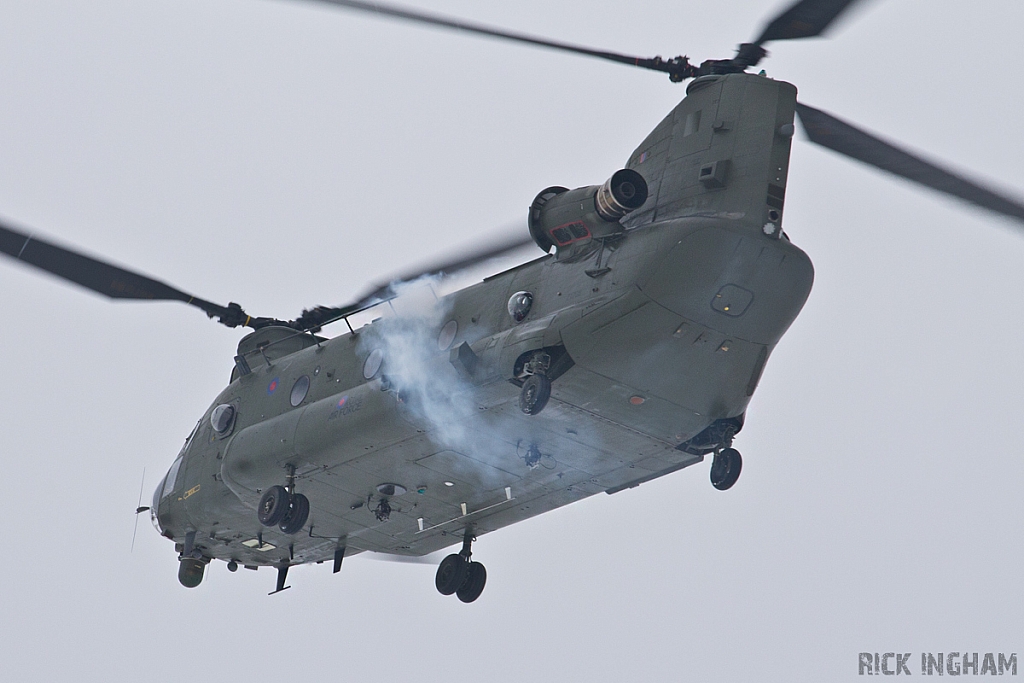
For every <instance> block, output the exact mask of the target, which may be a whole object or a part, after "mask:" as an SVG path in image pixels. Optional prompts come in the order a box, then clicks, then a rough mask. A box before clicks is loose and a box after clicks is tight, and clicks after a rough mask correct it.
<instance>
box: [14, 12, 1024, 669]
mask: <svg viewBox="0 0 1024 683" xmlns="http://www.w3.org/2000/svg"><path fill="white" fill-rule="evenodd" d="M415 4H416V5H417V6H420V7H424V8H429V9H432V10H436V11H441V12H446V13H450V14H455V15H461V16H465V17H467V18H471V19H475V20H478V21H481V22H487V23H492V24H496V25H501V26H507V27H509V28H512V29H518V30H522V31H529V32H534V33H537V34H541V35H545V36H550V37H554V38H560V39H563V40H567V41H573V42H579V43H582V44H587V45H593V46H595V47H601V48H605V49H612V50H619V51H622V52H628V53H635V54H640V55H654V54H659V53H660V54H662V55H663V56H665V57H670V56H674V55H676V54H678V53H686V54H688V55H689V56H690V57H691V58H693V59H694V60H695V61H698V62H699V61H701V60H702V59H705V58H710V57H727V56H731V54H732V50H733V48H734V46H735V44H736V43H738V42H741V41H743V40H749V39H751V38H753V37H754V36H755V34H756V33H757V31H758V30H759V29H760V28H761V25H762V22H763V21H764V20H765V19H766V18H768V17H769V16H770V15H771V14H772V13H773V12H774V11H776V10H778V9H779V8H780V7H781V6H783V5H784V4H785V3H784V2H774V1H771V0H719V1H718V2H697V1H696V0H692V1H691V0H672V1H669V0H637V1H636V2H630V3H610V2H604V1H601V2H595V1H593V0H592V1H590V2H588V1H586V0H553V1H551V0H549V1H547V2H544V1H542V0H508V1H506V2H502V3H479V2H472V1H471V0H429V2H428V0H417V2H416V3H415ZM1022 25H1024V5H1022V4H1021V3H1020V2H1015V1H1012V0H977V1H976V2H973V3H969V4H968V3H963V2H958V1H956V2H955V1H953V0H927V1H924V0H917V1H914V0H879V1H877V2H871V3H868V6H867V7H865V8H864V11H861V12H858V13H856V14H855V15H854V16H852V17H850V20H849V21H847V22H844V23H843V24H842V25H840V26H839V27H838V30H836V31H835V32H834V34H833V36H832V38H831V39H825V40H809V41H802V42H799V43H797V42H794V43H790V44H785V43H780V44H776V45H773V46H772V51H773V55H772V57H771V59H770V60H768V61H767V62H765V64H764V66H765V68H766V69H767V70H768V73H769V75H770V76H772V77H775V78H780V79H785V80H788V81H791V82H793V83H795V84H796V85H797V86H798V87H799V88H800V92H801V95H800V96H801V99H802V100H803V101H804V102H806V103H808V104H812V105H814V106H817V107H820V108H823V109H826V110H828V111H831V112H834V113H836V114H839V115H841V116H843V117H845V118H848V119H850V120H852V121H854V122H857V123H859V124H860V125H862V126H865V127H867V128H869V129H872V130H875V131H878V132H881V133H883V134H884V135H886V136H887V137H890V138H893V139H897V140H901V141H903V142H904V143H905V144H906V145H908V146H910V147H912V148H915V149H919V150H926V151H927V153H928V154H929V155H930V156H932V157H934V158H937V159H941V160H944V161H945V162H947V163H950V164H953V165H956V166H959V167H962V168H964V169H965V170H968V171H970V172H971V173H972V174H974V175H976V176H977V177H980V178H987V179H991V180H993V181H994V182H996V183H998V184H1000V185H1002V186H1003V187H1006V188H1009V190H1010V191H1011V192H1016V193H1018V194H1024V163H1022V159H1024V134H1022V131H1021V125H1020V120H1021V118H1020V117H1021V114H1020V112H1021V110H1022V104H1024V97H1022V92H1024V83H1022V79H1021V76H1020V74H1019V67H1018V63H1019V56H1020V45H1019V41H1020V32H1021V26H1022ZM683 94H684V88H683V87H682V86H678V85H673V84H671V83H669V82H668V79H667V78H666V77H665V76H664V75H661V74H655V73H647V72H641V71H637V70H631V69H629V68H626V67H622V66H618V65H613V64H605V63H601V62H597V61H594V60H587V59H584V58H577V57H573V56H568V55H561V54H558V53H552V52H548V51H544V50H538V49H531V48H526V47H519V46H515V45H506V44H502V43H497V42H494V41H486V40H482V39H478V38H472V37H466V36H460V35H458V34H454V33H449V32H444V31H436V30H424V29H420V28H416V27H410V26H407V25H404V24H400V23H387V22H384V21H381V20H378V19H375V18H368V17H365V16H362V15H358V14H353V13H350V12H344V11H340V10H337V9H333V8H329V7H322V6H317V5H311V4H304V3H301V2H297V1H291V0H90V2H88V3H83V2H68V1H66V0H65V1H60V0H3V1H2V2H0V215H2V216H3V217H4V218H5V219H7V220H9V221H11V222H14V223H17V224H20V225H23V226H26V227H30V228H31V229H33V230H35V231H38V232H39V233H40V234H43V235H46V236H49V237H51V238H53V239H56V240H59V241H62V242H64V243H67V244H71V245H75V246H77V247H80V248H82V249H84V250H87V251H89V252H91V253H95V254H101V255H104V256H105V257H107V258H109V259H112V260H114V261H116V262H120V263H124V264H129V265H131V266H132V267H134V268H137V269H139V270H141V271H143V272H146V273H149V274H152V275H155V276H158V277H160V278H163V279H165V280H167V281H168V282H171V283H173V284H175V285H177V286H179V287H182V288H184V289H187V290H188V291H190V292H194V293H196V294H198V295H200V296H203V297H204V298H208V299H211V300H213V301H218V302H222V303H226V302H227V301H229V300H231V301H239V302H240V303H242V304H243V305H244V306H245V307H246V308H247V310H249V311H250V312H251V313H254V314H259V315H267V316H277V317H281V318H289V317H293V316H294V315H296V314H297V313H299V312H300V311H301V309H302V308H303V307H306V306H310V305H313V304H317V303H323V304H337V303H342V302H345V301H347V300H348V299H349V298H351V297H352V296H354V295H355V294H357V293H358V292H359V291H361V290H362V289H363V287H364V286H365V285H366V283H368V282H373V281H376V280H377V279H379V278H380V277H381V276H385V275H387V274H389V273H393V272H396V271H402V270H405V269H408V268H410V267H414V266H415V265H417V264H418V263H422V262H423V261H424V260H433V258H432V257H440V256H443V255H444V254H446V253H449V252H450V251H457V250H459V249H460V248H466V247H470V246H472V245H473V244H474V243H475V241H476V240H478V239H484V237H485V236H486V235H494V234H500V233H501V230H502V228H503V227H505V226H509V225H514V224H517V223H518V224H519V225H522V223H523V221H524V219H525V213H526V208H527V206H528V205H529V203H530V201H532V199H533V197H534V195H535V194H536V193H537V192H538V191H539V190H540V189H542V188H544V187H547V186H549V185H566V186H570V187H575V186H580V185H587V184H594V183H599V182H602V181H604V180H605V179H606V178H607V177H608V176H609V175H610V174H611V173H612V172H613V171H614V170H616V169H617V168H619V167H621V166H622V164H623V163H624V162H625V160H626V159H627V157H628V156H629V154H630V152H631V151H632V150H633V149H634V148H635V147H636V146H637V145H638V144H639V143H640V141H641V140H643V138H644V137H645V135H646V134H647V133H648V131H649V130H650V129H652V128H653V127H654V126H655V125H656V124H657V123H658V121H659V120H660V119H661V118H662V117H663V116H665V115H666V114H667V113H668V112H669V111H670V110H671V108H672V107H673V106H674V105H675V103H676V102H677V101H678V100H679V99H681V98H682V97H683ZM798 138H799V140H798V142H797V143H796V144H794V148H793V160H792V165H791V172H790V179H789V190H788V193H787V217H786V230H787V232H788V234H789V235H790V236H791V237H792V239H793V241H794V242H795V243H796V244H798V245H800V246H801V247H802V248H803V249H805V250H806V251H807V252H808V254H809V255H810V256H811V258H812V259H813V261H814V263H815V268H816V282H815V287H814V291H813V292H812V294H811V297H810V300H809V302H808V304H807V306H806V308H805V309H804V312H803V314H802V315H801V317H800V318H799V319H798V320H797V322H796V323H795V325H794V326H793V327H792V328H791V330H790V331H789V333H788V335H787V336H786V337H785V338H784V339H783V340H782V342H781V344H780V345H779V347H778V350H777V351H776V353H775V354H774V356H773V357H772V359H771V361H770V362H769V364H768V367H767V370H766V372H765V374H764V378H763V380H762V382H761V386H760V389H759V390H758V393H757V394H756V395H755V397H754V399H753V401H752V403H751V405H750V409H749V411H748V416H747V426H746V428H745V429H744V431H743V433H742V434H741V435H740V436H739V438H738V439H737V442H736V446H737V447H738V448H739V449H740V450H741V451H742V452H743V454H744V470H743V476H742V477H741V478H740V480H739V483H738V484H737V485H736V486H735V487H734V488H733V489H732V490H730V491H728V492H725V493H722V492H719V491H716V490H714V489H713V488H712V487H711V485H710V484H709V482H708V472H707V470H708V463H704V464H703V465H701V466H697V467H693V468H691V469H687V470H684V471H682V472H679V473H676V474H673V475H670V476H668V477H666V478H663V479H661V480H658V481H655V482H651V483H648V484H645V485H643V486H641V487H640V488H638V489H633V490H630V491H626V492H622V493H619V494H616V495H614V496H606V495H603V494H601V495H598V496H594V497H592V498H590V499H587V500H585V501H583V502H580V503H577V504H574V505H572V506H569V507H566V508H562V509H560V510H557V511H555V512H552V513H549V514H546V515H544V516H541V517H539V518H536V519H533V520H530V521H527V522H524V523H522V524H519V525H516V526H514V527H509V528H507V529H504V530H501V531H499V532H496V533H493V534H490V535H487V536H485V537H483V538H481V539H480V540H479V542H478V543H477V544H476V546H475V548H474V551H475V554H474V557H475V558H476V559H479V560H481V561H483V562H484V563H485V564H486V565H487V568H488V585H487V589H486V591H485V592H484V594H483V596H482V597H481V599H480V600H479V601H477V602H476V603H474V604H472V605H464V604H462V603H460V602H458V601H456V600H453V599H451V598H444V597H442V596H440V595H438V594H437V592H436V591H435V590H434V587H433V573H434V568H433V567H431V566H417V565H405V564H391V563H384V562H376V561H371V560H367V559H362V558H354V559H352V561H350V562H347V563H346V566H345V567H344V569H343V571H342V573H341V575H339V576H332V575H331V573H330V567H329V566H327V565H324V566H313V567H301V568H297V569H294V570H293V571H292V573H291V577H290V579H291V581H290V583H291V584H292V586H293V588H292V590H290V591H288V592H287V593H284V594H281V595H277V596H274V597H267V595H266V593H267V592H268V591H269V590H271V589H272V587H273V582H274V574H273V573H272V572H271V571H268V570H263V571H259V572H245V571H240V572H238V573H236V574H229V573H228V572H227V570H226V569H225V567H224V564H223V563H221V562H218V563H214V564H213V565H212V566H211V569H210V571H209V573H208V575H207V579H206V581H205V582H204V583H203V585H202V586H201V587H199V588H198V589H196V590H192V591H189V590H186V589H184V588H182V587H181V586H179V585H178V582H177V580H176V571H177V562H176V555H175V553H174V549H173V545H172V544H171V543H170V542H168V541H167V540H166V539H163V538H160V537H159V536H158V535H157V534H156V532H154V531H153V529H152V528H151V526H150V525H149V521H148V518H147V517H145V516H144V517H143V518H141V519H140V520H139V521H140V524H139V534H138V539H137V541H136V544H135V549H134V552H133V553H130V552H129V550H130V545H131V539H132V524H133V522H134V519H133V515H132V512H133V509H134V507H135V505H136V500H137V496H138V490H139V484H140V479H141V477H142V473H143V469H144V468H145V471H146V484H145V492H144V498H145V499H147V500H148V498H149V497H150V496H151V494H152V489H153V487H154V486H155V485H156V483H157V482H158V481H159V479H160V477H161V476H162V475H163V473H164V472H165V471H166V469H167V468H168V466H169V465H170V464H171V461H172V460H173V458H174V456H175V454H176V453H177V451H178V449H179V448H180V446H181V443H182V441H183V439H184V438H185V436H186V435H187V434H188V432H189V431H190V429H191V428H192V426H193V424H194V423H195V420H196V419H197V418H198V417H199V416H200V415H201V414H202V413H203V411H204V410H205V409H206V407H207V405H208V404H209V402H210V401H211V400H212V399H213V398H214V396H215V395H216V394H217V392H219V391H220V389H221V388H222V387H223V386H224V384H225V383H226V381H227V379H228V373H229V371H230V369H231V357H232V355H233V354H234V348H235V345H236V344H237V341H238V339H239V338H240V333H239V332H238V331H237V330H235V331H233V330H228V329H226V328H223V327H220V326H218V325H216V324H213V323H211V322H209V321H207V320H206V319H205V317H204V316H203V315H202V314H201V313H199V312H198V311H196V310H193V309H190V308H188V307H185V306H182V305H178V304H169V303H168V304H124V303H122V304H112V303H110V302H108V301H106V300H104V299H102V298H100V297H98V296H94V295H92V294H89V293H85V292H81V291H78V290H76V289H74V288H72V287H71V286H69V285H65V284H62V283H59V282H57V281H55V280H53V279H50V278H46V277H44V276H41V275H38V274H37V273H36V272H33V271H30V270H29V269H27V268H24V267H22V266H19V265H15V264H13V263H10V262H8V261H0V312H2V319H3V321H4V322H3V332H2V335H0V367H2V375H0V376H2V386H3V390H2V391H0V415H2V417H0V425H2V426H3V439H2V440H0V466H2V468H3V472H4V476H3V478H2V480H3V482H4V489H3V493H2V496H0V500H3V508H4V512H3V515H2V516H3V520H4V523H3V525H2V526H3V532H2V534H0V538H2V543H3V548H4V551H5V556H6V557H5V560H4V561H3V562H2V563H0V595H2V598H0V605H2V607H0V615H2V616H0V678H2V679H4V680H12V681H13V680H18V681H54V680H104V681H138V680H149V681H157V682H158V681H178V680H182V678H183V677H193V676H200V677H202V678H205V679H209V680H218V679H219V680H226V679H228V678H232V679H236V680H239V679H243V678H244V679H250V680H254V679H255V678H256V677H257V676H258V677H260V679H261V680H278V679H280V680H284V679H289V678H291V677H300V676H301V677H302V678H304V679H308V680H314V679H326V678H327V677H331V678H336V679H339V680H370V679H372V680H381V679H397V680H403V679H404V680H417V681H448V680H452V678H453V677H455V676H465V675H470V676H473V677H474V678H475V679H476V680H486V681H499V682H504V681H555V680H588V681H623V680H656V681H661V680H702V681H751V680H777V681H821V680H833V681H842V680H853V679H855V678H857V655H858V653H859V652H862V651H879V652H888V651H898V652H913V653H920V652H922V651H931V652H949V651H951V650H959V651H977V652H982V653H984V652H1000V651H1002V652H1007V653H1009V652H1022V654H1024V640H1022V637H1021V634H1022V633H1024V628H1022V627H1024V612H1022V607H1021V606H1022V605H1024V584H1022V582H1021V580H1020V576H1021V560H1022V557H1024V553H1022V551H1021V543H1022V540H1021V538H1022V528H1021V519H1022V516H1024V515H1022V513H1024V500H1022V498H1021V495H1020V492H1021V485H1022V482H1024V460H1022V458H1021V454H1022V450H1024V449H1022V441H1024V437H1022V436H1021V433H1020V431H1019V430H1018V429H1017V425H1018V424H1019V422H1020V418H1019V416H1020V413H1021V408H1022V404H1024V397H1022V392H1021V384H1022V379H1024V322H1022V316H1021V314H1022V310H1024V268H1022V265H1024V233H1022V231H1021V230H1020V228H1019V227H1018V226H1015V225H1013V224H1011V223H1010V222H1008V221H1006V220H1003V219H999V218H996V217H993V216H991V215H989V214H987V213H984V212H982V211H979V210H974V209H971V208H968V207H963V206H961V205H959V204H957V203H955V202H954V201H952V200H947V199H945V198H942V197H938V196H936V195H934V194H932V193H930V192H927V191H924V190H918V189H916V188H915V187H912V186H910V185H909V184H907V183H905V182H903V181H899V180H894V179H892V178H890V177H887V176H885V175H882V174H880V173H876V172H873V171H871V170H869V169H867V168H864V167H861V166H860V165H858V164H856V163H855V162H851V161H847V160H844V159H842V158H839V157H837V156H835V155H833V154H831V153H829V152H827V151H824V150H819V149H817V148H814V147H812V146H811V145H810V144H809V143H807V142H806V141H805V140H804V139H803V138H802V136H801V135H800V134H798ZM538 253H539V252H538ZM532 255H533V254H532V253H530V252H527V253H526V255H524V256H523V259H525V258H527V257H530V256H532ZM340 332H341V330H335V333H336V334H338V333H340ZM915 656H919V655H917V654H915ZM912 670H913V671H914V674H915V675H919V670H918V669H917V668H916V665H914V666H912Z"/></svg>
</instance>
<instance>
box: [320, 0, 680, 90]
mask: <svg viewBox="0 0 1024 683" xmlns="http://www.w3.org/2000/svg"><path fill="white" fill-rule="evenodd" d="M313 1H314V2H321V3H324V4H327V5H337V6H338V7H346V8H348V9H354V10H359V11H362V12H372V13H373V14H380V15H382V16H386V17H394V18H397V19H405V20H407V21H412V22H416V23H420V24H429V25H431V26H442V27H444V28H451V29H456V30H459V31H466V32H468V33H476V34H478V35H483V36H489V37H491V38H501V39H503V40H511V41H515V42H519V43H526V44H528V45H536V46H539V47H547V48H551V49H554V50H562V51H564V52H573V53H575V54H580V55H587V56H588V57H597V58H599V59H606V60H609V61H612V62H618V63H620V64H628V65H629V66H638V67H640V68H643V69H651V70H653V71H663V72H665V73H667V74H669V76H670V77H671V78H672V80H673V81H675V82H678V81H680V80H683V79H684V78H692V77H693V76H694V75H695V74H696V70H695V69H694V68H693V67H692V66H690V63H689V61H688V60H687V59H686V58H685V57H676V58H674V59H669V60H664V59H662V58H661V57H634V56H631V55H623V54H619V53H617V52H608V51H606V50H595V49H592V48H588V47H583V46H581V45H573V44H571V43H563V42H561V41H557V40H548V39H547V38H538V37H536V36H531V35H527V34H525V33H517V32H515V31H506V30H503V29H498V28H492V27H490V26H484V25H483V24H476V23H473V22H469V21H463V20H462V19H454V18H451V17H445V16H442V15H440V14H432V13H428V12H421V11H419V10H413V9H408V8H405V7H399V6H397V5H389V4H385V3H382V2H361V1H360V0H313ZM691 71H692V73H691Z"/></svg>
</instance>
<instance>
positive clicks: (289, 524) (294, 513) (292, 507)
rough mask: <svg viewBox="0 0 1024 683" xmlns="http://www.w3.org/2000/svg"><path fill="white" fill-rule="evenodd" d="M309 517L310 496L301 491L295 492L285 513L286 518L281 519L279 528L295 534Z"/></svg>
mask: <svg viewBox="0 0 1024 683" xmlns="http://www.w3.org/2000/svg"><path fill="white" fill-rule="evenodd" d="M307 519H309V498H306V497H305V496H304V495H302V494H301V493H295V494H293V495H292V497H291V499H290V500H289V501H288V509H287V510H286V511H285V513H284V518H282V519H281V526H280V527H279V528H280V529H281V531H283V532H284V533H286V534H295V533H298V532H299V531H300V530H301V529H302V527H303V526H305V525H306V520H307Z"/></svg>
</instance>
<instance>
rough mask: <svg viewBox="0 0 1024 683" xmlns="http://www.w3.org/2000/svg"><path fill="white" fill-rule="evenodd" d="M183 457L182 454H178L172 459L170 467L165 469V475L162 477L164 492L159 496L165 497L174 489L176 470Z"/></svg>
mask: <svg viewBox="0 0 1024 683" xmlns="http://www.w3.org/2000/svg"><path fill="white" fill-rule="evenodd" d="M183 459H184V456H183V455H179V456H178V458H177V459H176V460H175V461H174V464H173V465H171V469H169V470H168V471H167V476H166V477H164V492H163V494H162V495H161V496H160V497H161V498H166V497H167V496H169V495H170V494H171V491H173V490H174V483H175V481H176V480H177V479H178V470H180V469H181V461H182V460H183Z"/></svg>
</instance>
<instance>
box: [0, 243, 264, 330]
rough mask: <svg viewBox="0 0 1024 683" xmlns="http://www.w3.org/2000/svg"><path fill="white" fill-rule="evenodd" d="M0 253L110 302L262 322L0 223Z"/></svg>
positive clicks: (247, 322)
mask: <svg viewBox="0 0 1024 683" xmlns="http://www.w3.org/2000/svg"><path fill="white" fill-rule="evenodd" d="M0 253H4V254H6V255H8V256H10V257H11V258H14V259H15V260H18V261H22V262H23V263H27V264H29V265H31V266H35V267H36V268H39V269H40V270H45V271H46V272H48V273H50V274H51V275H56V276H57V277H60V278H63V279H64V280H67V281H69V282H73V283H75V284H76V285H79V286H81V287H85V288H86V289H91V290H92V291H94V292H97V293H98V294H102V295H104V296H108V297H110V298H112V299H132V300H141V301H182V302H184V303H186V304H189V305H191V306H195V307H196V308H199V309H202V310H203V311H205V312H206V315H208V316H209V317H211V318H213V317H217V318H218V319H219V322H221V323H223V324H224V325H227V326H228V327H237V326H239V325H247V326H249V327H253V326H254V325H258V324H260V323H261V322H262V321H263V320H264V319H252V318H249V316H248V315H246V313H245V311H243V310H242V308H241V307H240V306H239V305H238V304H234V303H232V304H229V305H228V306H226V307H225V306H220V305H218V304H214V303H210V302H209V301H205V300H203V299H200V298H197V297H194V296H192V295H191V294H188V293H186V292H183V291H181V290H180V289H175V288H174V287H171V286H170V285H168V284H165V283H163V282H160V281H159V280H154V279H152V278H149V277H146V276H145V275H141V274H140V273H135V272H132V271H130V270H125V269H124V268H119V267H118V266H115V265H111V264H109V263H106V262H104V261H100V260H99V259H94V258H92V257H89V256H86V255H84V254H81V253H79V252H77V251H72V250H70V249H66V248H64V247H60V246H57V245H56V244H53V243H51V242H47V241H45V240H41V239H39V238H37V237H34V236H33V235H29V234H26V233H23V232H19V231H17V230H14V229H12V228H10V227H8V226H6V225H4V224H3V223H0Z"/></svg>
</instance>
